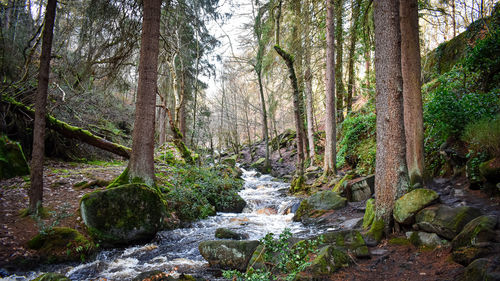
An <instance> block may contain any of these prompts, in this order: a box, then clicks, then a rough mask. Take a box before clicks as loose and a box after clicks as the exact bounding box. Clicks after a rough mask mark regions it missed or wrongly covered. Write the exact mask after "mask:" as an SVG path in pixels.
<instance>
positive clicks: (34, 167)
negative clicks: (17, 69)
mask: <svg viewBox="0 0 500 281" xmlns="http://www.w3.org/2000/svg"><path fill="white" fill-rule="evenodd" d="M56 6H57V0H48V1H47V7H46V9H45V23H44V27H43V32H42V53H41V54H40V68H39V72H38V88H37V91H36V96H35V125H34V128H33V152H32V156H31V175H30V179H31V188H30V190H29V209H28V212H29V213H30V214H37V213H38V211H39V210H40V208H41V207H42V201H43V159H44V154H45V114H46V111H47V108H46V106H47V89H48V87H49V74H50V56H51V53H52V37H53V30H54V20H55V17H56Z"/></svg>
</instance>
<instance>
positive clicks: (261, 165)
mask: <svg viewBox="0 0 500 281" xmlns="http://www.w3.org/2000/svg"><path fill="white" fill-rule="evenodd" d="M265 163H266V158H264V157H262V158H259V159H258V160H257V161H255V162H253V163H252V164H251V165H250V167H251V168H253V169H255V170H257V171H259V172H261V173H263V174H269V173H270V172H271V170H270V167H266V165H265Z"/></svg>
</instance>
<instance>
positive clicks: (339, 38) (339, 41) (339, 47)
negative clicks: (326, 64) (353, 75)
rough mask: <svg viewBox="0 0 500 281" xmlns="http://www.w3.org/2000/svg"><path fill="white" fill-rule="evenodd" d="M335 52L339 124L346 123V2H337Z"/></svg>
mask: <svg viewBox="0 0 500 281" xmlns="http://www.w3.org/2000/svg"><path fill="white" fill-rule="evenodd" d="M335 20H336V21H337V22H336V24H335V50H336V52H337V53H336V55H337V59H336V60H335V86H336V90H335V92H336V96H337V122H338V123H342V121H344V105H343V102H344V82H342V76H343V74H342V73H343V71H342V62H343V57H344V52H343V45H344V26H343V23H344V0H336V1H335Z"/></svg>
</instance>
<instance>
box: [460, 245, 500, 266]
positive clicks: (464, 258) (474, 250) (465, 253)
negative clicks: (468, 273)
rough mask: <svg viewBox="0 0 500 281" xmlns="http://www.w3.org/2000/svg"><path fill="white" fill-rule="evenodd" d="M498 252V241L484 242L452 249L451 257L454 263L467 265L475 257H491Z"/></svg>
mask: <svg viewBox="0 0 500 281" xmlns="http://www.w3.org/2000/svg"><path fill="white" fill-rule="evenodd" d="M498 253H500V243H492V242H485V243H480V244H476V245H475V246H473V247H460V248H458V249H453V251H452V252H451V258H452V259H453V261H455V262H456V263H459V264H461V265H463V266H467V265H469V264H470V263H472V262H473V261H474V260H476V259H479V258H486V257H491V256H492V255H494V254H498Z"/></svg>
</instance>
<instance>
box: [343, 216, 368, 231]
mask: <svg viewBox="0 0 500 281" xmlns="http://www.w3.org/2000/svg"><path fill="white" fill-rule="evenodd" d="M362 224H363V218H354V219H350V220H346V221H345V222H343V223H341V224H340V227H341V228H342V229H345V230H351V229H356V228H361V225H362Z"/></svg>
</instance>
